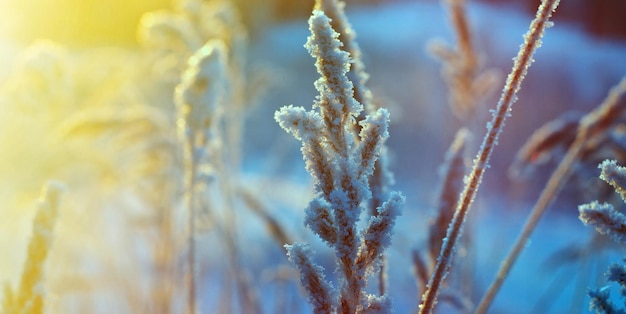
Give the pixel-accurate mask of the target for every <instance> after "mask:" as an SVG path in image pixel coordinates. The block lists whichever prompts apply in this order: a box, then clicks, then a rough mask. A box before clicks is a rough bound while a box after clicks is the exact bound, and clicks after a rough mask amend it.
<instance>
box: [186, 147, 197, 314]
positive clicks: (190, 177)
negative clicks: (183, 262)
mask: <svg viewBox="0 0 626 314" xmlns="http://www.w3.org/2000/svg"><path fill="white" fill-rule="evenodd" d="M194 142H195V136H193V135H192V136H191V138H190V139H188V140H187V143H186V146H187V148H186V150H185V153H186V155H187V156H186V159H187V160H186V163H187V165H186V170H185V171H186V173H185V203H186V204H185V205H186V208H187V211H188V215H189V216H188V221H187V224H188V225H187V227H188V229H189V230H188V233H189V234H188V239H187V246H188V249H189V252H188V253H187V267H188V273H187V286H188V294H187V307H188V309H187V310H188V313H189V314H194V313H195V311H196V279H195V274H196V265H195V263H196V250H195V247H196V243H195V242H196V239H195V234H196V222H195V220H196V214H195V212H196V211H195V206H194V204H195V189H196V156H194V144H193V143H194Z"/></svg>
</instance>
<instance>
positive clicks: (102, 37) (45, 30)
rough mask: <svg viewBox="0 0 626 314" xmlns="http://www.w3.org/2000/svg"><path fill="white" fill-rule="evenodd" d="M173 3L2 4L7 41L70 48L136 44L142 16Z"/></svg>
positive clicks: (0, 19)
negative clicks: (39, 41) (50, 43)
mask: <svg viewBox="0 0 626 314" xmlns="http://www.w3.org/2000/svg"><path fill="white" fill-rule="evenodd" d="M170 3H171V1H170V0H107V1H102V0H29V1H23V0H2V1H0V29H1V30H2V34H1V35H2V36H3V37H9V38H13V39H17V40H20V41H26V42H30V41H32V40H35V39H41V38H46V39H51V40H54V41H57V42H61V43H64V44H69V45H79V46H86V45H94V44H132V43H134V42H135V33H136V29H137V23H138V21H139V17H140V16H141V14H142V13H144V12H146V11H152V10H157V9H164V8H167V7H169V6H170Z"/></svg>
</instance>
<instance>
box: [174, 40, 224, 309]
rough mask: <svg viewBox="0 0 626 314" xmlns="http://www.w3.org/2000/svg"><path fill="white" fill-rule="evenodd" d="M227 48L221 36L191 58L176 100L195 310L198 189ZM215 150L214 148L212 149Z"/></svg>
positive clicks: (212, 137)
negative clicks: (183, 170)
mask: <svg viewBox="0 0 626 314" xmlns="http://www.w3.org/2000/svg"><path fill="white" fill-rule="evenodd" d="M227 51H228V50H227V48H226V46H225V45H224V43H223V42H222V41H220V40H214V41H209V42H208V43H207V44H206V45H204V46H203V47H202V48H200V49H199V50H198V51H197V52H196V53H195V54H194V55H193V56H191V57H190V58H189V62H188V67H187V70H186V71H185V72H184V73H183V77H182V80H181V83H180V84H179V85H178V86H177V87H176V92H175V96H174V102H175V103H176V106H177V108H178V116H179V120H178V126H179V131H180V137H181V140H182V142H183V146H184V150H185V205H186V208H187V210H188V228H189V230H188V232H189V237H188V246H189V253H188V255H187V264H188V276H189V277H188V282H187V284H188V285H189V294H188V296H187V297H188V299H187V306H188V312H189V313H195V311H196V282H195V275H196V267H195V263H196V256H195V233H196V225H195V220H196V208H195V203H196V202H197V200H196V193H195V191H196V189H198V188H199V186H200V185H201V183H202V175H203V174H204V173H203V172H202V169H201V168H202V166H203V165H204V164H206V162H207V159H209V158H208V157H210V156H209V154H210V152H211V149H210V148H209V146H214V148H215V146H217V144H218V143H217V141H219V137H218V135H217V134H218V133H219V131H218V124H219V121H220V117H221V111H222V110H221V104H220V103H221V98H222V94H223V90H224V85H223V84H224V81H225V80H224V76H225V65H226V61H225V58H226V56H227ZM213 150H215V149H213Z"/></svg>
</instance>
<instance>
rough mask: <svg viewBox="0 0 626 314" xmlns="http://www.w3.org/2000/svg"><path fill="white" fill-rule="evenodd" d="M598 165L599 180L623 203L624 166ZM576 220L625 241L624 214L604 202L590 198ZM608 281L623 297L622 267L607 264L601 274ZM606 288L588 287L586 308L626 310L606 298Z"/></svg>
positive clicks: (624, 277) (613, 163)
mask: <svg viewBox="0 0 626 314" xmlns="http://www.w3.org/2000/svg"><path fill="white" fill-rule="evenodd" d="M598 168H600V169H601V173H600V179H602V180H604V181H605V182H606V183H608V184H610V185H611V186H612V187H613V188H614V189H615V192H617V193H618V194H619V195H620V197H621V199H622V200H623V201H624V202H626V168H625V167H622V166H619V165H618V164H617V162H616V161H615V160H605V161H604V162H602V163H601V164H600V165H599V166H598ZM578 211H579V213H580V215H579V218H580V220H581V221H582V222H583V223H584V224H586V225H590V226H593V227H595V229H596V231H598V232H599V233H602V234H605V235H608V236H609V237H610V238H611V239H613V240H614V241H615V242H617V243H621V244H624V243H626V216H625V215H624V214H623V213H621V212H620V211H618V210H616V209H615V208H613V205H611V204H608V203H599V202H598V201H594V202H591V203H588V204H583V205H580V206H579V207H578ZM605 276H606V277H607V279H608V280H609V281H613V282H616V283H618V284H619V285H620V286H621V289H620V294H621V295H622V298H626V266H624V264H621V265H620V264H615V263H614V264H611V265H610V266H609V270H608V271H607V273H606V274H605ZM609 290H610V288H609V286H605V287H602V288H599V289H589V291H588V293H589V297H590V298H591V302H590V303H589V309H590V310H592V311H595V312H596V313H598V314H604V313H626V310H624V309H622V308H618V307H616V306H615V305H614V304H613V303H612V302H611V301H610V300H609V298H610V291H609Z"/></svg>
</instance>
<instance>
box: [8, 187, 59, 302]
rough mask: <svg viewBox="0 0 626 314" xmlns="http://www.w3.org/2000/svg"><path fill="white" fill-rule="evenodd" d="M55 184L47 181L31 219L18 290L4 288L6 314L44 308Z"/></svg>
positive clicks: (56, 205) (55, 209)
mask: <svg viewBox="0 0 626 314" xmlns="http://www.w3.org/2000/svg"><path fill="white" fill-rule="evenodd" d="M62 190H63V188H62V187H61V184H59V183H57V182H49V183H48V184H47V185H46V186H45V188H44V190H43V193H42V196H41V199H40V201H39V203H38V205H37V212H36V213H35V218H34V219H33V235H32V238H31V239H30V243H29V244H28V253H27V257H26V261H25V262H24V269H23V270H22V276H21V278H20V281H19V285H18V288H17V291H16V292H15V293H14V292H13V291H12V290H11V287H9V286H8V285H7V286H5V292H4V293H5V294H4V297H5V300H4V305H3V306H4V309H3V310H4V312H3V313H5V314H18V313H20V314H41V313H43V309H44V294H45V290H44V287H43V284H44V283H43V282H44V267H45V265H44V263H45V261H46V258H47V257H48V254H49V252H50V248H51V246H52V240H53V237H54V236H53V235H54V225H55V224H56V221H57V216H58V211H59V205H60V202H61V193H62Z"/></svg>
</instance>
